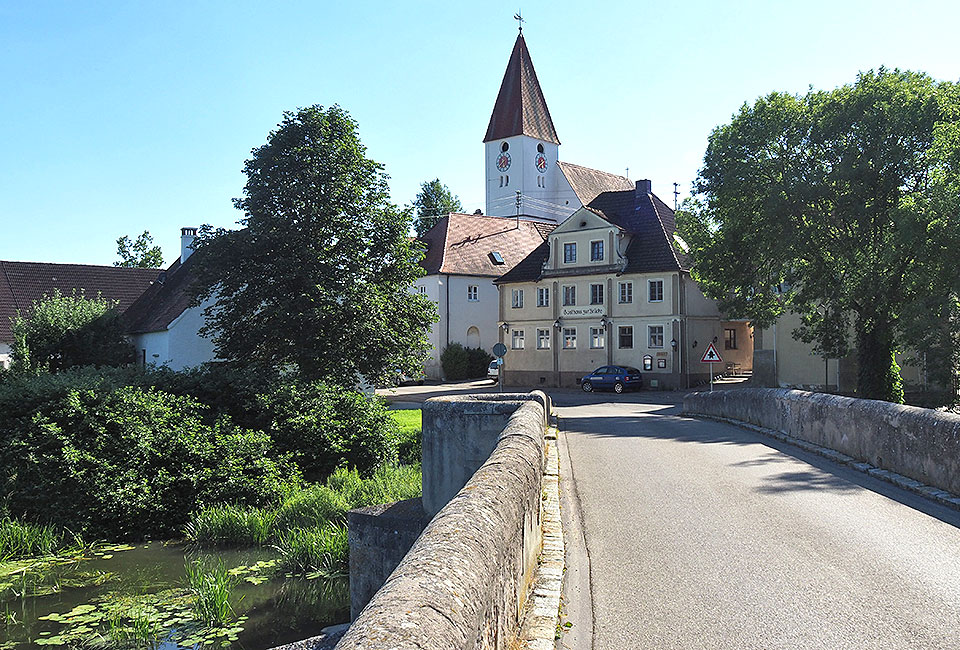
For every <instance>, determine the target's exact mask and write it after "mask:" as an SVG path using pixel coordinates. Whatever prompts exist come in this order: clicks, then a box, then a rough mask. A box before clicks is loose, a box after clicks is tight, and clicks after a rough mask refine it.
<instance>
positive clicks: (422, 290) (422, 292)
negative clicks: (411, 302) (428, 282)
mask: <svg viewBox="0 0 960 650" xmlns="http://www.w3.org/2000/svg"><path fill="white" fill-rule="evenodd" d="M417 293H419V294H420V295H421V296H422V295H424V294H426V293H427V288H426V287H422V286H421V287H417Z"/></svg>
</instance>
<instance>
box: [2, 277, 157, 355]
mask: <svg viewBox="0 0 960 650" xmlns="http://www.w3.org/2000/svg"><path fill="white" fill-rule="evenodd" d="M159 272H160V270H159V269H136V268H124V267H118V266H93V265H88V264H51V263H47V262H7V261H0V342H4V343H9V342H11V341H12V340H13V332H12V329H11V319H13V318H15V317H16V315H17V310H20V312H21V313H24V314H26V313H29V312H30V310H31V309H32V308H33V303H34V302H35V301H37V300H41V299H42V298H43V297H44V296H48V295H52V294H53V292H54V290H55V289H58V290H59V291H60V293H62V294H66V295H69V294H71V293H73V292H74V291H77V292H78V293H79V292H83V293H84V295H86V296H87V297H88V298H94V297H96V296H97V295H100V296H101V297H103V298H104V299H106V300H110V301H117V303H118V305H117V307H118V309H119V310H120V311H123V310H125V309H126V308H127V307H129V306H130V305H131V304H133V302H134V301H135V300H136V299H137V298H138V297H140V295H141V294H142V293H143V292H144V291H145V290H146V289H147V288H148V287H149V286H150V284H151V283H152V282H153V281H154V280H156V279H157V275H158V274H159Z"/></svg>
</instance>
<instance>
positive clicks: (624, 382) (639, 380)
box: [580, 366, 643, 393]
mask: <svg viewBox="0 0 960 650" xmlns="http://www.w3.org/2000/svg"><path fill="white" fill-rule="evenodd" d="M642 387H643V377H641V375H640V371H639V370H637V369H636V368H631V367H629V366H602V367H600V368H597V369H596V370H594V371H593V372H591V373H590V374H589V375H584V376H583V377H582V378H581V379H580V388H582V389H583V392H585V393H589V392H591V391H592V390H594V389H598V388H612V389H613V392H615V393H622V392H623V391H625V390H630V389H640V388H642Z"/></svg>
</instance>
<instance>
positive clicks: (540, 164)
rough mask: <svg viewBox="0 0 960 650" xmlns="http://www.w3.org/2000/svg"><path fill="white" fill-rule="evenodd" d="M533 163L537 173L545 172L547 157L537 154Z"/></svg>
mask: <svg viewBox="0 0 960 650" xmlns="http://www.w3.org/2000/svg"><path fill="white" fill-rule="evenodd" d="M533 162H534V164H535V165H536V166H537V171H538V172H540V173H541V174H542V173H544V172H545V171H547V157H546V156H544V155H543V154H542V153H538V154H537V157H536V158H534V159H533Z"/></svg>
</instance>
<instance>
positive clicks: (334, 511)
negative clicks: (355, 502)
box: [275, 485, 350, 530]
mask: <svg viewBox="0 0 960 650" xmlns="http://www.w3.org/2000/svg"><path fill="white" fill-rule="evenodd" d="M349 509H350V504H349V503H347V500H346V499H345V498H344V496H343V495H342V494H340V493H339V492H336V491H334V490H332V489H331V488H329V487H327V486H326V485H312V486H310V487H308V488H306V489H303V490H300V491H298V492H294V493H293V494H291V495H290V496H289V497H287V499H286V501H284V502H283V505H281V506H280V509H279V510H278V511H277V518H276V522H275V526H276V529H277V530H289V529H291V528H309V527H311V526H320V525H322V524H325V523H327V522H338V523H342V522H344V521H346V515H347V510H349Z"/></svg>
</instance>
